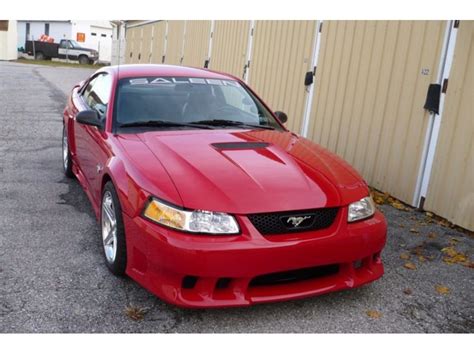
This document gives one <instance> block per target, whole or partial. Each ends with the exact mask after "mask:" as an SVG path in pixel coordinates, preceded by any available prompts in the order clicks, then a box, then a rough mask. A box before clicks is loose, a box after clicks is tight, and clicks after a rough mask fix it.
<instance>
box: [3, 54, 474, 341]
mask: <svg viewBox="0 0 474 355" xmlns="http://www.w3.org/2000/svg"><path fill="white" fill-rule="evenodd" d="M89 74H91V71H90V70H86V69H74V68H51V67H42V66H34V65H25V64H17V63H6V62H0V332H4V333H5V332H187V333H191V332H310V333H319V332H473V331H474V303H473V302H472V300H473V295H474V277H473V271H474V269H473V268H472V264H469V263H470V262H472V259H471V260H470V261H469V260H466V257H469V256H473V251H474V239H473V238H472V237H470V236H468V235H466V234H463V233H461V232H459V231H456V230H453V229H450V228H447V227H444V226H441V225H438V224H436V223H432V221H431V219H430V218H429V217H428V216H427V215H426V214H424V213H421V212H416V211H404V210H399V209H396V208H394V207H392V206H390V205H383V206H381V207H380V208H381V210H382V211H383V213H384V214H385V215H386V217H387V219H388V223H389V234H388V245H387V247H386V249H385V250H384V253H383V259H384V262H385V267H386V274H385V276H384V277H383V278H382V279H381V280H379V281H377V282H375V283H373V284H371V285H368V286H365V287H362V288H360V289H355V290H349V291H344V292H338V293H334V294H329V295H325V296H321V297H315V298H310V299H306V300H301V301H295V302H284V303H275V304H267V305H260V306H254V307H250V308H238V309H220V310H192V311H190V310H184V309H179V308H176V307H173V306H169V305H167V304H165V303H163V302H162V301H160V300H159V299H157V298H156V297H154V296H153V295H151V294H150V293H148V292H147V291H145V290H144V289H142V288H141V287H140V286H138V285H137V284H135V283H134V282H133V281H131V280H130V279H128V278H117V277H115V276H113V275H112V274H111V273H109V272H108V270H107V268H106V266H105V265H104V261H103V257H102V250H101V242H100V239H99V229H98V225H97V223H96V221H95V219H94V217H93V213H92V209H91V206H90V204H89V202H88V200H87V198H86V196H85V194H84V193H83V192H82V190H81V188H80V187H79V185H78V183H77V182H76V181H75V180H67V179H65V178H64V176H63V173H62V169H61V130H62V123H61V112H62V109H63V107H64V103H65V100H66V95H67V94H68V92H69V90H70V89H71V87H72V86H73V84H74V83H76V82H78V81H80V80H82V79H84V78H86V77H87V76H88V75H89ZM127 308H128V312H127V311H126V310H127ZM133 310H135V312H133ZM132 318H137V319H138V320H133V319H132Z"/></svg>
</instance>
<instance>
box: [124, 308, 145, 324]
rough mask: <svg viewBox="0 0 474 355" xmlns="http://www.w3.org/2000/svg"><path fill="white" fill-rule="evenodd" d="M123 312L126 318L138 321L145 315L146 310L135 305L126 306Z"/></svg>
mask: <svg viewBox="0 0 474 355" xmlns="http://www.w3.org/2000/svg"><path fill="white" fill-rule="evenodd" d="M125 314H126V315H127V317H128V318H130V319H133V320H134V321H139V320H142V319H143V317H144V316H145V314H146V310H145V309H144V308H139V307H135V306H127V308H125Z"/></svg>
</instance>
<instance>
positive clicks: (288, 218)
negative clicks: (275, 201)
mask: <svg viewBox="0 0 474 355" xmlns="http://www.w3.org/2000/svg"><path fill="white" fill-rule="evenodd" d="M338 210H339V209H338V208H337V207H334V208H320V209H316V210H306V211H291V212H275V213H256V214H250V215H248V216H247V217H248V218H249V219H250V222H252V224H253V225H254V227H255V228H256V229H257V230H258V231H259V232H260V233H261V234H263V235H266V234H284V233H299V232H307V231H315V230H319V229H324V228H328V227H330V226H331V225H332V224H333V222H334V220H335V218H336V215H337V212H338Z"/></svg>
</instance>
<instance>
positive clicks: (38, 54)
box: [35, 52, 45, 60]
mask: <svg viewBox="0 0 474 355" xmlns="http://www.w3.org/2000/svg"><path fill="white" fill-rule="evenodd" d="M44 58H45V57H44V54H43V52H36V53H35V59H36V60H44Z"/></svg>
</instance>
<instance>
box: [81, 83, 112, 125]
mask: <svg viewBox="0 0 474 355" xmlns="http://www.w3.org/2000/svg"><path fill="white" fill-rule="evenodd" d="M111 89H112V77H111V76H110V75H109V74H99V75H98V76H96V77H95V78H94V79H92V80H91V81H90V82H89V84H87V87H86V89H85V90H84V93H83V94H82V97H83V98H84V101H85V103H86V104H87V105H88V106H89V107H90V108H91V109H92V110H95V111H97V112H98V113H99V115H100V116H101V118H102V119H103V118H105V113H106V112H107V106H108V104H109V98H110V91H111Z"/></svg>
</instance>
